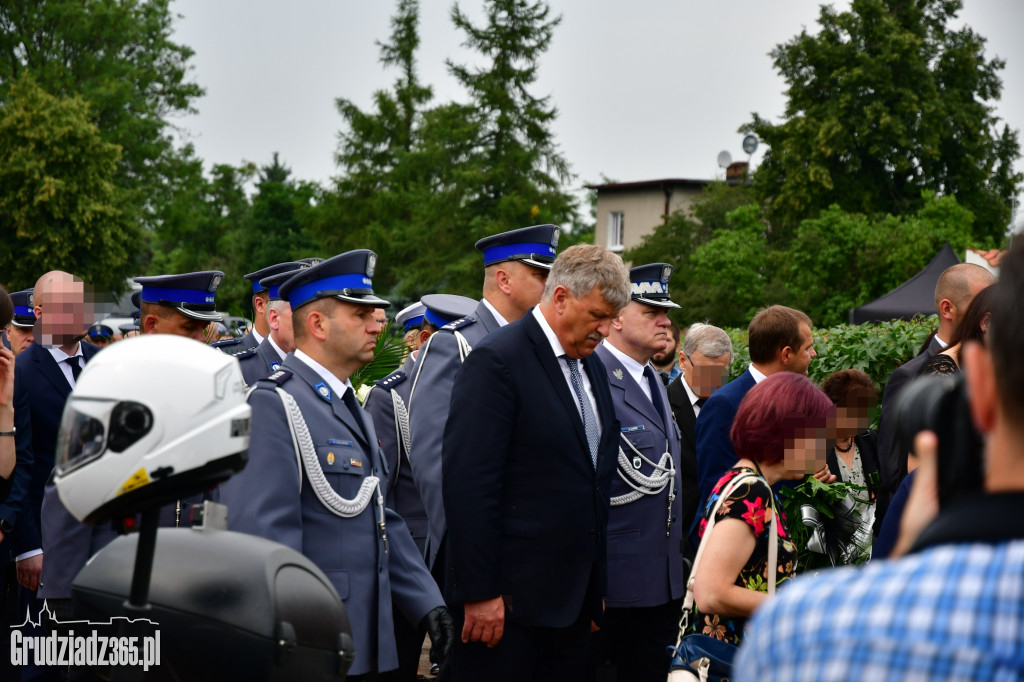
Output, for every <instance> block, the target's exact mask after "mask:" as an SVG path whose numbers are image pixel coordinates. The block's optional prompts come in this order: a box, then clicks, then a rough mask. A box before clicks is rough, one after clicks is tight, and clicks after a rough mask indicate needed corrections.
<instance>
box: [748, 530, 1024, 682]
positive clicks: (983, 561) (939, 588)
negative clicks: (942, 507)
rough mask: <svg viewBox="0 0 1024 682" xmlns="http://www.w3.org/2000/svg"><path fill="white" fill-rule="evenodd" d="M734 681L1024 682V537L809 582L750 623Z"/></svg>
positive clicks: (938, 550) (932, 552)
mask: <svg viewBox="0 0 1024 682" xmlns="http://www.w3.org/2000/svg"><path fill="white" fill-rule="evenodd" d="M733 672H734V676H733V679H735V680H758V681H761V680H780V681H785V682H800V681H802V680H805V681H807V682H821V681H827V680H872V681H874V680H901V681H902V680H928V681H929V682H930V681H931V680H958V681H959V680H1024V540H1013V541H1007V542H1002V543H999V544H980V543H971V544H947V545H940V546H937V547H933V548H930V549H926V550H924V551H922V552H920V553H917V554H912V555H910V556H907V557H904V558H902V559H898V560H893V561H878V562H873V563H870V564H868V565H867V566H865V567H863V568H860V569H857V568H844V569H838V570H832V571H827V572H825V573H823V574H821V575H819V576H816V577H802V578H798V579H796V580H795V581H793V582H792V583H791V584H790V586H789V587H788V588H787V589H786V590H784V591H780V592H779V595H778V597H777V598H775V599H773V600H771V601H769V602H767V603H766V604H765V605H764V607H762V608H761V609H760V610H759V611H758V612H757V614H756V615H755V616H754V618H753V619H752V620H751V621H750V622H749V623H748V626H747V632H746V638H745V640H744V645H743V647H742V649H741V650H740V653H739V655H738V656H737V659H736V664H735V668H734V671H733Z"/></svg>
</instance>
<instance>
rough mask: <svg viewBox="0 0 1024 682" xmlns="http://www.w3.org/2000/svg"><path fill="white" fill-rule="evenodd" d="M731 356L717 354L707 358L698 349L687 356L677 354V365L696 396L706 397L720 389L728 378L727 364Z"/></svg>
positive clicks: (730, 361)
mask: <svg viewBox="0 0 1024 682" xmlns="http://www.w3.org/2000/svg"><path fill="white" fill-rule="evenodd" d="M730 364H732V356H730V355H719V356H718V357H717V358H709V357H707V356H706V355H704V354H703V353H701V352H700V351H697V352H695V353H694V354H693V355H690V356H687V355H686V354H685V353H680V354H679V366H680V368H681V369H682V370H683V380H684V381H685V382H686V383H687V385H689V387H690V390H691V391H693V392H694V393H695V394H697V397H698V398H708V397H710V396H711V394H712V393H714V392H715V391H717V390H718V389H720V388H721V387H722V386H723V385H724V384H725V381H726V379H728V378H729V365H730Z"/></svg>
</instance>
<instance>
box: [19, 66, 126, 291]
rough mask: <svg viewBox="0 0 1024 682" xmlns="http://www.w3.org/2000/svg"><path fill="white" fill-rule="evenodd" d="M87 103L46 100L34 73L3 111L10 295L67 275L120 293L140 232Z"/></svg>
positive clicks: (115, 152) (115, 154)
mask: <svg viewBox="0 0 1024 682" xmlns="http://www.w3.org/2000/svg"><path fill="white" fill-rule="evenodd" d="M90 118H91V117H90V113H89V106H88V105H87V104H86V103H85V102H84V101H83V100H82V99H81V98H80V97H77V96H76V97H55V96H53V95H50V94H47V93H46V92H45V91H44V90H43V89H42V88H41V87H40V86H39V85H38V84H37V83H36V82H35V79H34V78H32V76H31V75H30V74H28V73H25V74H23V75H22V76H21V77H20V78H19V79H18V81H17V82H16V83H12V84H8V87H7V96H6V101H5V102H4V104H3V106H0V240H2V242H3V244H4V249H3V252H2V254H0V273H3V279H4V283H5V284H6V285H7V287H8V289H10V290H11V291H16V290H18V289H24V288H28V287H31V286H33V285H34V284H35V281H36V279H37V278H38V277H39V275H41V274H43V273H44V272H47V271H48V270H54V269H61V270H65V271H68V272H71V273H74V274H76V275H78V276H79V277H81V278H82V279H84V280H85V281H86V282H88V283H89V284H91V285H93V286H94V287H96V288H97V289H98V290H101V291H102V290H104V289H107V290H112V291H121V290H123V289H124V279H125V277H126V276H127V275H128V274H129V273H130V271H131V269H132V265H133V252H134V248H135V246H136V244H137V243H138V240H139V239H140V230H139V228H138V226H137V224H135V223H134V222H132V221H131V220H129V215H128V214H126V213H125V211H123V210H122V206H123V202H124V197H125V192H124V191H123V190H122V189H120V188H119V187H118V186H117V184H116V183H115V181H114V179H115V173H116V166H117V163H118V160H119V159H120V151H119V149H118V148H117V146H116V145H114V144H111V143H109V142H105V141H104V140H103V139H102V137H101V135H100V131H99V130H98V129H97V128H96V126H95V125H94V124H93V123H92V122H91V120H90Z"/></svg>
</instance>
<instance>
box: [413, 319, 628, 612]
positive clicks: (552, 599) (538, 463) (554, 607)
mask: <svg viewBox="0 0 1024 682" xmlns="http://www.w3.org/2000/svg"><path fill="white" fill-rule="evenodd" d="M435 336H436V335H435ZM559 362H560V361H559V360H558V359H557V358H556V357H555V356H554V354H553V353H552V351H551V346H550V344H549V343H548V340H547V338H546V337H545V336H544V332H543V331H542V330H541V327H540V324H539V323H538V322H537V320H536V319H535V318H534V317H533V315H532V314H531V313H527V314H526V315H524V316H523V318H522V319H520V320H519V321H517V322H514V323H512V324H510V325H508V326H507V327H505V328H503V329H500V330H498V331H496V332H494V333H493V334H491V335H490V336H488V337H487V339H486V340H485V341H484V343H482V344H481V345H480V346H477V347H476V348H474V350H473V352H472V353H471V354H470V356H469V357H468V358H467V359H466V362H465V364H463V366H462V370H461V371H460V372H459V375H458V377H457V378H456V380H455V386H454V391H453V392H452V402H451V411H450V414H449V417H448V422H447V424H446V425H445V430H444V457H443V466H444V477H443V486H444V490H443V493H444V505H445V512H446V515H447V519H448V536H447V541H446V542H447V545H446V548H447V554H446V557H447V562H446V564H447V568H448V570H447V573H446V576H445V578H446V579H445V586H446V588H447V590H448V592H447V593H446V594H447V596H449V598H450V600H451V602H452V603H464V602H468V601H476V600H481V599H492V598H494V597H498V596H502V597H504V601H505V608H506V617H507V618H509V619H511V620H513V621H515V622H517V623H519V624H521V625H523V626H527V627H566V626H568V625H570V624H571V623H573V622H575V620H576V618H578V617H579V616H580V614H581V613H588V614H589V615H590V617H591V618H597V617H599V614H600V611H601V600H600V598H601V595H602V594H604V581H605V579H604V564H605V546H606V532H607V526H608V496H609V488H610V483H611V477H612V476H613V474H614V471H615V461H616V456H617V454H618V439H619V428H620V427H619V422H618V420H617V419H616V418H615V410H614V408H613V407H612V402H611V394H610V392H609V387H608V379H607V375H606V373H605V368H604V365H603V364H602V363H601V360H600V359H599V358H598V357H597V356H596V355H593V354H592V355H590V356H589V357H587V358H585V359H584V360H583V367H584V370H585V371H586V372H587V376H588V377H589V379H590V383H591V385H592V387H593V393H594V398H595V400H596V402H597V418H598V420H599V421H600V423H601V438H600V443H599V450H598V456H597V466H596V469H595V466H594V463H593V462H592V461H591V457H590V450H589V447H588V445H587V437H586V434H585V432H584V429H583V421H582V419H581V418H580V415H579V409H578V407H577V402H576V398H575V396H574V395H573V394H572V392H571V391H570V389H569V386H568V385H567V383H566V380H565V377H564V375H563V374H562V370H561V368H560V366H559ZM413 435H414V439H415V432H414V434H413ZM414 443H415V448H416V452H415V453H414V456H413V461H415V460H416V459H417V458H418V456H419V443H418V442H417V441H415V440H414Z"/></svg>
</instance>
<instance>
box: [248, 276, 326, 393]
mask: <svg viewBox="0 0 1024 682" xmlns="http://www.w3.org/2000/svg"><path fill="white" fill-rule="evenodd" d="M293 265H295V266H296V267H294V268H293V269H291V270H284V271H282V272H279V273H277V274H276V275H270V276H269V277H264V278H263V279H261V280H260V286H262V287H266V291H267V304H266V316H267V324H268V325H269V328H270V333H268V334H267V336H266V338H265V339H263V341H262V342H261V343H260V345H258V346H257V347H255V348H247V349H245V350H244V351H242V352H241V353H238V354H236V355H235V357H236V358H238V362H239V364H240V365H241V368H242V377H243V378H244V379H245V383H246V385H247V386H252V385H254V384H255V383H256V382H257V381H259V380H260V379H262V378H263V377H266V376H269V375H271V374H273V373H274V372H276V371H277V370H278V368H279V367H280V366H281V363H282V362H284V358H285V356H286V355H288V353H291V352H292V351H294V350H295V336H294V334H293V332H292V307H291V305H290V304H289V303H288V301H286V300H284V299H283V298H281V285H282V284H284V283H285V281H287V280H288V278H289V277H291V276H292V275H294V274H295V273H296V272H297V271H298V270H303V269H305V268H308V267H309V266H308V265H306V264H305V263H300V262H296V263H293Z"/></svg>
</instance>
